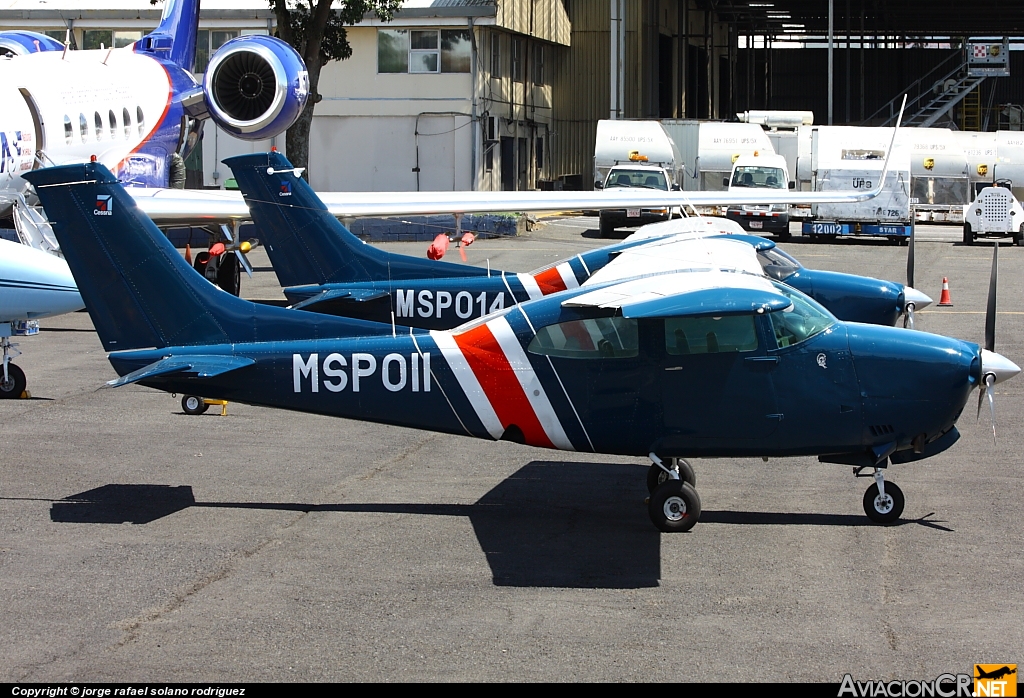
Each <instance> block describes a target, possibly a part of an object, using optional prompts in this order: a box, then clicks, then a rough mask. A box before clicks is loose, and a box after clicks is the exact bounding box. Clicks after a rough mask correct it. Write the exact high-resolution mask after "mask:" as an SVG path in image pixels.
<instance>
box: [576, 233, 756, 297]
mask: <svg viewBox="0 0 1024 698" xmlns="http://www.w3.org/2000/svg"><path fill="white" fill-rule="evenodd" d="M716 269H717V270H730V271H739V272H744V273H747V274H753V275H756V276H760V275H762V274H763V272H762V267H761V264H760V262H758V258H757V250H755V249H754V247H753V246H751V245H750V244H749V243H748V242H746V241H745V240H730V239H729V238H722V237H715V238H709V237H683V238H670V239H667V240H660V241H659V240H655V241H652V242H649V243H647V244H645V245H638V246H636V247H630V248H628V249H625V250H623V251H622V252H620V253H619V254H618V255H617V256H616V257H615V258H614V259H613V260H611V261H610V262H608V264H606V265H605V266H604V267H602V268H601V269H599V270H597V271H596V272H594V275H593V276H591V277H590V278H589V279H587V280H586V281H585V282H584V283H583V286H584V287H586V286H598V285H601V284H605V283H609V282H613V281H622V280H625V279H635V278H641V277H645V276H656V275H662V274H669V273H673V272H677V271H684V270H688V271H711V270H716Z"/></svg>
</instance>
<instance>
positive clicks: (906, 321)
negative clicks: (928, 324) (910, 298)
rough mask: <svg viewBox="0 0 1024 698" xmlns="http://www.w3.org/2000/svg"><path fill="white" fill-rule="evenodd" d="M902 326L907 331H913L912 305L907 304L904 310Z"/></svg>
mask: <svg viewBox="0 0 1024 698" xmlns="http://www.w3.org/2000/svg"><path fill="white" fill-rule="evenodd" d="M903 326H904V327H906V328H907V329H909V330H912V329H914V304H913V303H907V306H906V310H905V311H904V315H903Z"/></svg>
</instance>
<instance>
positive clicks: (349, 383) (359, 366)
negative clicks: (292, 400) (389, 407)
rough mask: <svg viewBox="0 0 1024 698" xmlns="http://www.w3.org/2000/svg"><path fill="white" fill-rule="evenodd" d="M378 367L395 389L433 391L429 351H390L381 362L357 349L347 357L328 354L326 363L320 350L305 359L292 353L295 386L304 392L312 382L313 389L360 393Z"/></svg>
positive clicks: (384, 381)
mask: <svg viewBox="0 0 1024 698" xmlns="http://www.w3.org/2000/svg"><path fill="white" fill-rule="evenodd" d="M378 363H379V365H378ZM378 368H379V369H380V371H379V373H380V382H381V383H382V384H383V386H384V387H385V388H386V389H387V390H388V391H390V392H392V393H397V392H399V391H401V390H407V389H408V390H411V391H412V392H414V393H418V392H420V391H423V392H424V393H429V392H430V353H429V352H426V353H424V354H423V355H422V357H421V356H420V355H419V354H410V355H409V357H408V358H406V356H405V355H404V354H388V355H387V356H385V357H384V358H383V359H382V360H381V361H380V362H378V361H377V357H376V356H374V355H373V354H363V353H360V352H356V353H354V354H352V355H351V356H350V357H349V358H347V359H346V358H345V357H344V356H342V355H341V354H336V353H335V354H328V355H327V356H325V357H324V360H323V363H321V362H320V355H319V354H310V355H309V357H308V358H306V359H303V358H302V354H292V389H293V391H294V392H296V393H301V392H303V389H304V387H305V386H309V391H310V392H312V393H319V392H320V387H321V386H323V387H324V388H325V389H326V390H328V391H330V392H332V393H340V392H342V391H344V390H351V391H352V392H353V393H358V392H360V391H361V389H365V387H366V382H367V381H368V380H370V381H372V380H373V377H374V375H375V374H377V373H378Z"/></svg>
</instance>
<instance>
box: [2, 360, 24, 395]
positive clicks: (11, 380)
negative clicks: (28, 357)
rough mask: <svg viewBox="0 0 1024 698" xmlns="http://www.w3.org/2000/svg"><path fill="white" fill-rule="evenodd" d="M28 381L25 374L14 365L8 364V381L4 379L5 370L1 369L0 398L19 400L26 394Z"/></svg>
mask: <svg viewBox="0 0 1024 698" xmlns="http://www.w3.org/2000/svg"><path fill="white" fill-rule="evenodd" d="M26 385H28V381H27V380H26V379H25V372H24V371H22V370H21V369H20V368H18V367H17V366H15V365H14V364H12V363H8V364H7V379H6V380H5V379H4V374H3V368H2V367H0V398H19V397H21V394H22V393H24V392H25V386H26Z"/></svg>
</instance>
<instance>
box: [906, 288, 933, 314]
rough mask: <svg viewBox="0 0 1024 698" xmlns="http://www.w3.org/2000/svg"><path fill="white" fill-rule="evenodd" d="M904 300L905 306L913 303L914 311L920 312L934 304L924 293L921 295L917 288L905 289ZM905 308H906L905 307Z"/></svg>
mask: <svg viewBox="0 0 1024 698" xmlns="http://www.w3.org/2000/svg"><path fill="white" fill-rule="evenodd" d="M903 299H904V304H907V303H913V304H914V310H920V309H921V308H927V307H928V306H929V305H931V304H932V302H933V301H932V299H931V298H930V297H929V296H927V295H926V294H924V293H921V292H920V291H918V290H917V289H916V288H911V287H910V286H904V287H903ZM904 307H906V306H905V305H904Z"/></svg>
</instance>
